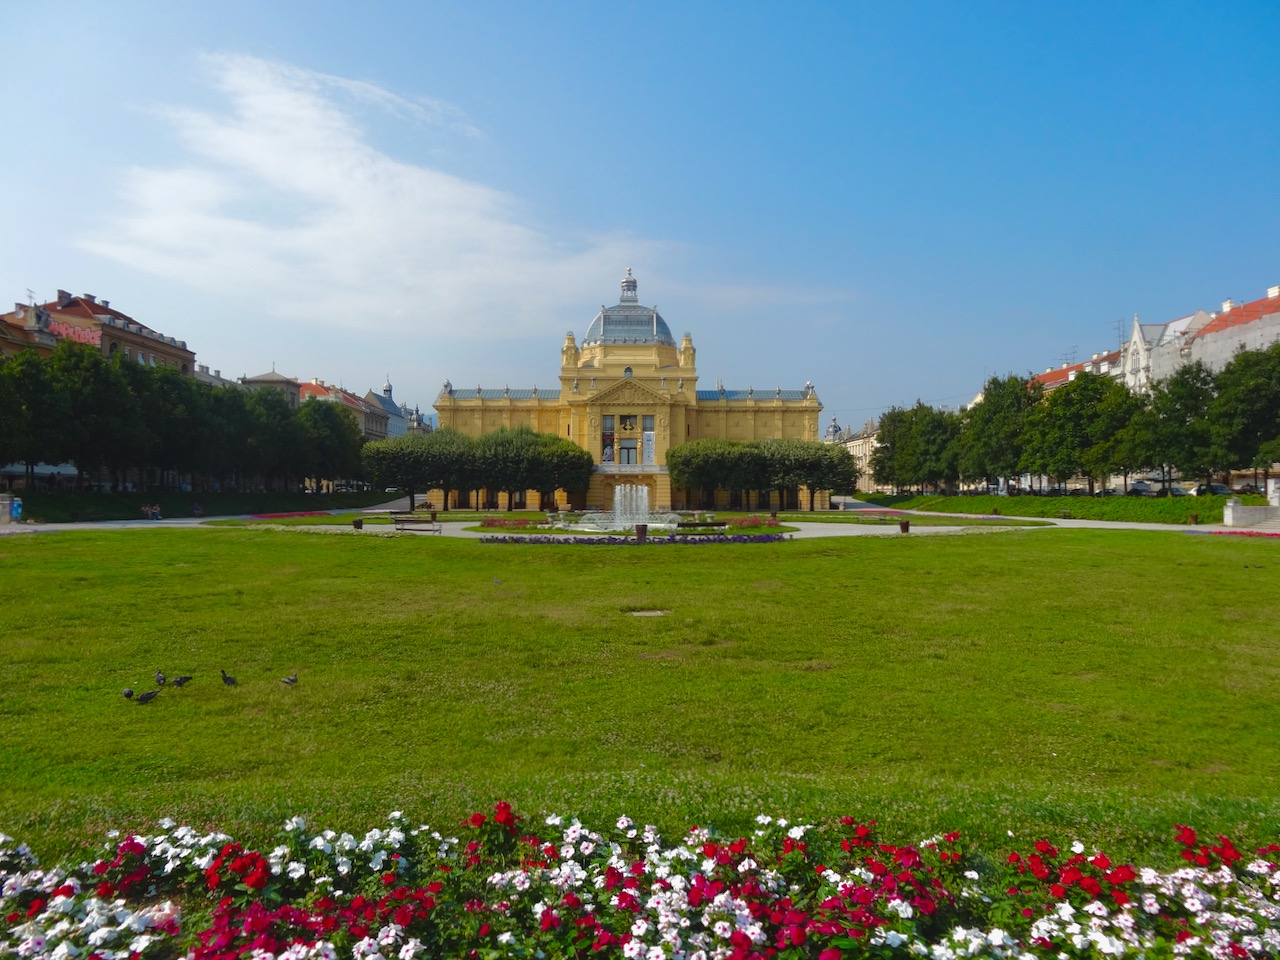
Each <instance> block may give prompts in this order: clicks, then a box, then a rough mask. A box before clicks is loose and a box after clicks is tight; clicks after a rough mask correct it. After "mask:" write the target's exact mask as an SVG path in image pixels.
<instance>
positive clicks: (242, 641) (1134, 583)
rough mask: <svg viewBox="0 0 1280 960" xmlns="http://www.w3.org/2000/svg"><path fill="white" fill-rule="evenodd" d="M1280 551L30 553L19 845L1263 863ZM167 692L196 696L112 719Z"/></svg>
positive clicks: (8, 694)
mask: <svg viewBox="0 0 1280 960" xmlns="http://www.w3.org/2000/svg"><path fill="white" fill-rule="evenodd" d="M1278 548H1280V543H1277V542H1276V541H1274V540H1259V539H1248V538H1233V537H1213V536H1205V535H1193V534H1171V533H1149V532H1130V531H1091V530H1089V531H1085V530H1025V531H1018V530H1014V531H1007V532H1005V533H1002V534H1001V535H999V536H985V537H942V538H923V537H922V538H911V537H891V538H843V539H822V540H802V541H794V542H788V543H782V544H770V545H758V546H757V545H751V546H734V545H717V546H710V545H708V546H702V547H671V546H652V547H620V548H601V547H569V546H564V547H536V546H492V545H483V544H479V543H476V542H473V541H462V540H454V539H450V538H447V537H446V538H438V537H420V536H406V537H396V538H383V537H361V536H344V535H341V534H338V535H329V536H323V535H318V534H311V533H306V532H300V531H271V530H255V529H226V528H217V529H211V528H203V529H193V530H173V529H148V530H134V531H116V532H102V533H97V532H86V533H71V532H67V533H58V534H48V535H43V534H42V535H28V536H15V537H7V538H4V539H0V569H2V570H3V573H4V581H3V582H4V584H5V592H6V596H5V602H4V604H3V605H0V635H2V636H3V637H4V638H5V639H4V650H5V651H6V653H7V660H8V664H7V666H8V669H7V671H6V679H5V683H4V685H3V687H2V688H0V744H2V745H3V750H2V751H0V831H2V832H5V833H9V834H12V835H15V836H18V837H20V838H23V839H27V840H29V841H30V842H32V844H33V846H34V847H35V848H36V850H37V852H40V853H42V854H46V855H60V854H65V853H68V852H71V851H74V850H75V848H76V847H77V845H78V843H79V839H80V838H81V837H82V836H84V835H86V834H94V833H95V831H99V830H101V829H102V828H104V827H106V826H120V827H125V828H128V827H130V826H136V827H138V828H143V827H146V826H148V825H150V824H151V823H152V822H154V819H155V818H157V817H160V816H164V815H169V816H173V817H175V818H177V819H179V820H184V821H187V822H191V823H197V824H217V825H219V826H222V827H224V828H226V829H228V830H229V831H231V832H233V833H235V834H237V835H239V836H244V837H245V838H248V839H252V838H266V837H269V836H270V835H271V834H272V833H273V832H274V829H275V828H276V826H278V823H279V822H282V821H283V819H284V818H285V817H286V816H287V815H290V814H295V813H302V814H305V815H307V816H308V819H309V820H310V821H311V822H313V823H322V824H327V825H332V826H335V827H341V828H347V829H353V830H363V829H365V828H366V827H367V826H369V825H371V824H373V823H375V822H379V821H381V820H382V818H383V817H384V816H385V814H386V812H387V811H389V810H391V809H404V810H406V812H408V814H409V815H410V816H411V817H420V818H426V819H429V820H431V821H432V822H447V821H449V820H451V819H455V818H457V817H460V816H461V815H462V814H463V813H465V812H466V811H467V810H468V809H470V808H471V807H478V806H480V805H482V804H483V805H488V804H491V803H492V802H493V800H495V799H498V798H507V799H510V800H512V801H513V802H514V803H515V804H516V805H517V806H518V807H520V808H521V809H523V810H525V811H527V812H530V813H538V812H542V811H547V810H558V811H560V812H563V813H575V814H578V815H581V816H582V817H583V818H584V820H588V819H590V820H592V821H595V822H605V821H606V820H607V821H609V822H611V821H612V819H613V818H616V817H617V816H618V814H620V813H622V812H628V813H630V814H631V815H632V816H633V817H635V818H637V819H640V820H650V821H652V822H657V823H659V825H662V826H664V828H666V829H667V830H668V831H670V830H675V829H678V828H680V827H682V826H686V825H688V824H690V823H695V822H696V823H703V824H706V823H714V824H717V825H719V826H721V827H723V828H725V829H729V830H737V829H743V828H744V827H745V825H746V824H747V823H748V821H749V820H750V818H751V817H754V815H755V814H757V813H760V812H769V813H774V814H783V815H786V816H788V817H796V818H816V817H821V816H825V815H835V814H843V813H850V814H854V815H857V816H861V817H873V818H876V819H878V820H879V821H880V822H881V823H882V825H884V826H885V828H886V831H887V832H889V833H891V834H893V835H895V836H899V837H904V838H909V837H912V836H916V835H918V836H921V837H923V836H927V835H929V834H931V833H934V832H936V831H938V830H941V829H951V828H957V827H958V828H960V829H963V830H965V831H967V833H968V834H970V835H976V836H977V837H978V838H983V837H985V838H986V839H987V840H988V841H991V842H992V843H993V844H997V845H998V841H999V839H1000V838H1003V837H1004V836H1005V833H1006V831H1007V830H1010V829H1012V830H1014V831H1015V832H1016V833H1017V834H1018V835H1019V836H1023V837H1025V836H1028V835H1030V834H1031V833H1038V832H1039V831H1043V830H1047V829H1054V830H1060V829H1061V830H1070V831H1074V832H1075V833H1076V834H1081V835H1084V836H1087V837H1092V838H1093V839H1094V840H1095V842H1098V843H1100V844H1105V845H1106V847H1107V849H1108V850H1114V851H1117V852H1119V853H1124V852H1125V851H1135V852H1139V851H1143V850H1147V849H1149V848H1154V847H1155V845H1156V842H1157V841H1159V845H1160V847H1161V848H1167V846H1168V845H1167V843H1165V842H1164V841H1165V840H1166V839H1167V837H1168V836H1169V832H1170V831H1171V829H1172V825H1173V824H1174V823H1180V822H1189V823H1193V824H1194V825H1196V826H1198V827H1199V828H1200V829H1202V830H1205V831H1209V832H1215V831H1218V830H1222V831H1226V832H1230V833H1232V834H1233V835H1234V836H1235V837H1236V839H1237V841H1238V842H1242V849H1243V842H1249V841H1253V840H1256V841H1257V842H1264V841H1268V840H1275V839H1276V823H1277V820H1278V819H1280V800H1278V799H1277V798H1276V795H1275V784H1276V782H1277V779H1276V778H1277V774H1278V773H1280V740H1278V739H1277V737H1276V736H1275V729H1276V719H1275V718H1276V717H1277V715H1280V711H1278V708H1280V682H1278V681H1280V643H1278V641H1277V638H1276V633H1275V611H1276V610H1277V609H1280V576H1278V575H1277V574H1278V573H1280V562H1278V559H1277V557H1278V555H1277V552H1276V551H1277V549H1278ZM652 610H660V611H664V612H665V615H664V616H634V615H633V613H634V612H636V611H652ZM220 668H225V669H226V670H227V671H228V672H229V673H231V674H233V675H234V676H236V677H238V678H239V685H238V686H236V687H225V686H224V685H223V684H222V682H221V680H220V678H219V674H218V671H219V669H220ZM156 669H162V670H164V671H165V673H166V674H168V675H169V676H170V677H173V676H177V675H179V674H183V673H186V674H191V675H193V676H194V677H195V679H194V680H193V681H192V682H191V683H190V684H189V685H188V686H187V687H186V688H184V689H181V690H174V689H172V688H166V689H165V690H164V691H162V692H161V694H160V695H159V696H158V697H157V698H156V700H155V701H154V702H152V703H150V704H148V705H145V706H138V705H136V704H134V703H130V702H128V701H126V700H125V699H124V698H122V697H121V696H120V690H121V689H122V688H124V687H126V686H131V687H133V688H134V689H136V690H138V691H143V690H149V689H152V687H153V686H154V684H153V683H152V681H151V679H150V678H151V674H152V673H153V671H155V670H156ZM295 670H296V671H297V672H298V674H299V678H300V679H299V681H298V684H297V686H296V687H293V688H289V687H286V686H284V685H283V684H281V683H280V682H279V679H280V678H281V677H283V676H286V675H288V674H292V673H293V672H294V671H295Z"/></svg>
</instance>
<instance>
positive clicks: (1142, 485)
mask: <svg viewBox="0 0 1280 960" xmlns="http://www.w3.org/2000/svg"><path fill="white" fill-rule="evenodd" d="M1125 496H1127V497H1149V496H1151V482H1150V481H1149V480H1135V481H1133V483H1131V484H1129V489H1128V490H1126V491H1125Z"/></svg>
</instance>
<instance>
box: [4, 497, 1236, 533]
mask: <svg viewBox="0 0 1280 960" xmlns="http://www.w3.org/2000/svg"><path fill="white" fill-rule="evenodd" d="M408 509H409V501H408V498H407V497H406V498H404V499H401V500H395V501H392V502H390V503H384V504H380V505H379V506H377V507H371V508H368V509H367V510H359V509H355V510H334V511H331V512H332V513H334V514H350V515H351V516H352V517H353V518H355V517H357V516H359V515H360V514H362V513H365V512H369V513H386V512H387V511H388V510H392V511H401V510H408ZM855 509H866V510H879V509H880V508H877V507H874V506H872V505H870V504H867V505H865V506H861V507H856V508H855ZM896 512H900V513H902V516H903V517H904V518H905V519H908V520H910V519H913V518H915V517H920V518H925V517H930V516H934V517H937V516H948V517H962V518H963V517H966V516H967V515H966V514H954V513H952V514H938V513H926V512H917V511H896ZM438 517H439V519H440V520H441V521H443V523H442V527H443V536H447V537H460V538H465V539H473V540H474V539H479V538H480V537H487V536H491V535H494V534H497V533H500V532H501V531H497V530H486V531H483V532H482V531H479V530H467V529H465V527H464V524H463V523H461V522H451V521H450V520H449V514H448V513H447V512H443V511H442V512H440V513H439V514H438ZM208 519H252V517H251V516H245V517H239V518H225V517H219V518H213V517H210V518H208ZM973 519H974V520H975V521H977V522H975V523H974V524H973V525H962V526H955V527H933V526H925V525H923V524H921V523H913V524H912V525H911V531H910V533H907V534H903V533H901V532H899V530H898V526H897V524H894V523H840V522H836V521H827V522H820V521H803V520H800V521H791V520H789V521H787V522H786V525H787V526H788V527H793V528H794V531H793V532H792V533H791V536H792V537H794V538H795V539H809V538H813V537H900V536H911V537H918V536H923V537H938V536H959V535H963V534H970V535H971V534H976V533H1003V532H1006V531H1009V530H1050V529H1054V528H1090V529H1095V530H1158V531H1167V532H1170V533H1193V534H1205V533H1219V532H1222V531H1234V532H1241V531H1244V530H1246V529H1248V528H1244V527H1227V526H1223V525H1222V524H1220V523H1205V524H1199V525H1197V526H1194V527H1192V526H1187V525H1186V524H1174V523H1133V522H1127V521H1112V520H1059V519H1051V518H1043V519H1045V520H1046V523H1047V524H1049V526H1033V527H1023V526H989V525H983V524H982V522H981V521H983V520H995V519H999V520H1009V519H1019V518H1014V517H1004V516H1002V517H974V518H973ZM1027 519H1039V518H1027ZM203 523H204V521H203V520H200V519H196V518H194V517H181V518H178V519H174V520H142V519H139V520H105V521H97V522H76V523H17V524H0V536H4V535H6V534H18V533H57V532H62V531H66V530H154V529H157V528H176V529H190V528H199V527H200V526H201V525H202V524H203ZM468 525H470V526H474V524H468ZM207 529H211V528H207ZM298 529H306V528H305V527H300V528H298ZM316 529H329V530H332V529H335V528H334V527H332V526H331V525H325V526H320V525H317V527H316ZM337 529H340V528H337ZM389 529H390V528H388V527H386V526H384V525H381V524H379V525H377V526H370V527H367V528H366V529H365V531H364V532H365V533H367V534H379V533H387V532H389ZM353 532H354V531H353ZM416 535H417V536H432V534H427V533H419V534H416Z"/></svg>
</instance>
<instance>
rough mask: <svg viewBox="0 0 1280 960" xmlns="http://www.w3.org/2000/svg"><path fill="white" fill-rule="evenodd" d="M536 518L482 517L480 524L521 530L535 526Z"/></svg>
mask: <svg viewBox="0 0 1280 960" xmlns="http://www.w3.org/2000/svg"><path fill="white" fill-rule="evenodd" d="M537 525H538V523H537V521H536V520H530V519H529V518H528V517H483V518H482V519H481V520H480V526H482V527H486V528H497V529H500V530H523V529H524V528H525V527H536V526H537Z"/></svg>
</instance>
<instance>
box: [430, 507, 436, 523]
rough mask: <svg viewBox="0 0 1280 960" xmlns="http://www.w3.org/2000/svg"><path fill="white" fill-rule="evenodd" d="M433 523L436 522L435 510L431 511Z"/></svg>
mask: <svg viewBox="0 0 1280 960" xmlns="http://www.w3.org/2000/svg"><path fill="white" fill-rule="evenodd" d="M431 522H432V523H435V522H436V512H435V511H434V510H432V511H431Z"/></svg>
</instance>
